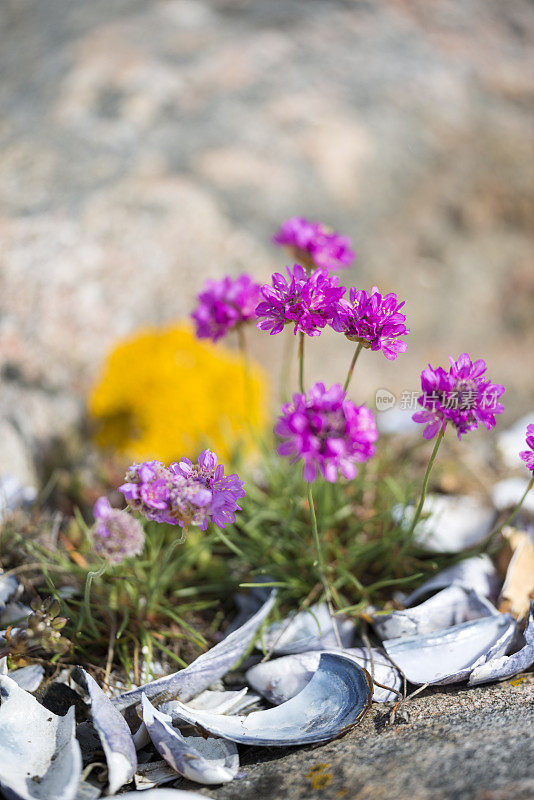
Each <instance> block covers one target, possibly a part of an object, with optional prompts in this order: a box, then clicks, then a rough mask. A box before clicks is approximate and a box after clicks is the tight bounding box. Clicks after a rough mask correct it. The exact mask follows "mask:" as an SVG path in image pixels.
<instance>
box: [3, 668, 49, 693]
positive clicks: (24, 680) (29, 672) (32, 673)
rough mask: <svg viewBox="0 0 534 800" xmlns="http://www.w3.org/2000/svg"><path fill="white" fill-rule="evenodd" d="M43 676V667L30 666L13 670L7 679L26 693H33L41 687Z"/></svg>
mask: <svg viewBox="0 0 534 800" xmlns="http://www.w3.org/2000/svg"><path fill="white" fill-rule="evenodd" d="M6 674H8V673H6ZM44 674H45V671H44V667H42V666H41V665H40V664H30V666H29V667H21V668H20V669H14V670H13V672H10V673H9V677H10V678H12V680H14V681H15V683H16V684H17V685H18V686H20V688H21V689H24V690H25V691H26V692H35V691H36V690H37V689H38V688H39V686H40V685H41V682H42V680H43V678H44Z"/></svg>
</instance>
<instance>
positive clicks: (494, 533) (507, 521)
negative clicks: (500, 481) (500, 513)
mask: <svg viewBox="0 0 534 800" xmlns="http://www.w3.org/2000/svg"><path fill="white" fill-rule="evenodd" d="M533 486H534V475H533V476H532V478H531V479H530V481H529V484H528V486H527V488H526V489H525V491H524V492H523V495H522V497H521V499H520V501H519V502H518V503H517V505H516V506H515V508H514V509H513V510H512V511H511V512H510V514H508V516H507V517H506V519H505V520H504V522H502V523H501V524H500V525H498V526H497V527H496V528H495V529H494V530H493V531H492V532H491V533H490V534H488V536H487V539H486V542H489V541H491V540H492V539H493V537H494V536H497V534H498V533H500V532H501V531H502V529H503V528H505V527H506V526H507V525H509V524H510V522H511V521H512V520H513V518H514V517H515V515H516V514H517V512H518V511H519V509H520V508H521V506H522V505H523V503H524V501H525V498H526V496H527V494H528V493H529V492H530V490H531V489H532V487H533Z"/></svg>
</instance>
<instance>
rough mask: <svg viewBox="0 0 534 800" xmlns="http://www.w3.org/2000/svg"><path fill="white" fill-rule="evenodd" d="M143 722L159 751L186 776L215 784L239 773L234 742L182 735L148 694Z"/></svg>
mask: <svg viewBox="0 0 534 800" xmlns="http://www.w3.org/2000/svg"><path fill="white" fill-rule="evenodd" d="M143 722H144V723H145V725H146V728H147V730H148V733H149V735H150V738H151V739H152V744H153V745H154V747H155V748H156V750H157V751H158V753H159V754H160V755H161V756H162V757H163V758H164V759H165V761H166V762H167V764H169V765H170V766H171V767H172V768H173V769H174V770H176V772H177V773H179V774H180V775H183V777H184V778H188V779H189V780H190V781H195V782H196V783H202V784H206V785H213V784H220V783H228V782H229V781H232V780H233V779H234V778H235V776H236V775H237V772H238V770H239V756H238V753H237V746H236V745H235V744H234V742H229V741H226V740H224V739H213V738H208V739H204V738H202V737H192V736H188V737H187V738H186V737H184V736H182V734H181V733H180V731H179V730H177V729H175V728H173V727H172V719H171V717H170V716H169V715H168V714H163V713H162V712H161V711H158V710H157V709H156V708H154V706H153V705H152V703H151V702H150V700H149V699H148V698H147V697H146V695H143Z"/></svg>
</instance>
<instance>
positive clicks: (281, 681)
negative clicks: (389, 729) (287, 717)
mask: <svg viewBox="0 0 534 800" xmlns="http://www.w3.org/2000/svg"><path fill="white" fill-rule="evenodd" d="M324 652H325V651H324V650H311V651H309V652H307V653H295V654H294V655H289V656H282V658H275V659H272V660H271V661H264V662H262V663H260V664H256V666H254V667H251V668H250V669H249V670H248V672H247V674H246V678H247V681H248V682H249V684H250V685H251V686H252V688H253V689H254V690H255V691H256V692H259V693H260V694H261V695H263V697H265V699H266V700H268V701H269V703H272V704H273V705H276V706H278V705H280V704H281V703H285V702H287V701H288V700H291V698H292V697H295V695H297V694H298V693H299V692H301V691H302V690H303V689H304V687H305V686H306V685H307V684H308V683H309V682H310V681H311V679H312V678H313V675H314V673H315V672H316V670H317V667H318V666H319V661H320V660H321V654H322V653H324ZM338 652H341V651H338ZM342 652H343V653H344V655H347V656H351V658H353V659H354V660H355V661H356V662H357V663H358V664H359V665H360V666H361V667H365V669H366V670H367V671H368V672H369V674H374V678H375V679H376V680H377V681H378V683H382V684H383V685H384V686H391V687H392V688H393V689H400V686H401V677H400V674H399V671H398V669H396V667H394V666H393V664H392V663H391V661H389V659H388V658H387V657H386V656H385V655H384V653H383V652H382V651H381V650H378V649H377V648H374V647H373V648H372V653H373V663H372V664H371V658H370V656H369V651H368V650H367V648H365V647H351V648H350V649H349V650H344V651H342ZM373 670H374V673H373ZM395 698H396V694H395V693H394V692H388V691H387V690H386V689H382V688H380V687H379V686H375V687H374V692H373V700H374V701H375V702H378V703H387V702H389V701H390V700H395Z"/></svg>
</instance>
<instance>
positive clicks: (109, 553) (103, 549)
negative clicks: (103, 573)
mask: <svg viewBox="0 0 534 800" xmlns="http://www.w3.org/2000/svg"><path fill="white" fill-rule="evenodd" d="M94 515H95V524H94V525H93V528H92V529H91V538H92V540H93V547H94V549H95V552H96V553H98V555H99V556H102V558H105V559H106V561H109V563H110V564H120V563H121V562H122V561H124V559H125V558H131V557H132V556H138V555H139V554H140V553H141V552H142V550H143V546H144V543H145V534H144V532H143V529H142V527H141V525H140V524H139V522H138V520H136V519H134V517H132V516H131V515H130V514H128V513H127V512H126V511H119V510H118V509H116V508H111V506H110V504H109V500H108V499H107V498H106V497H100V498H99V499H98V500H97V501H96V503H95V506H94Z"/></svg>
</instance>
